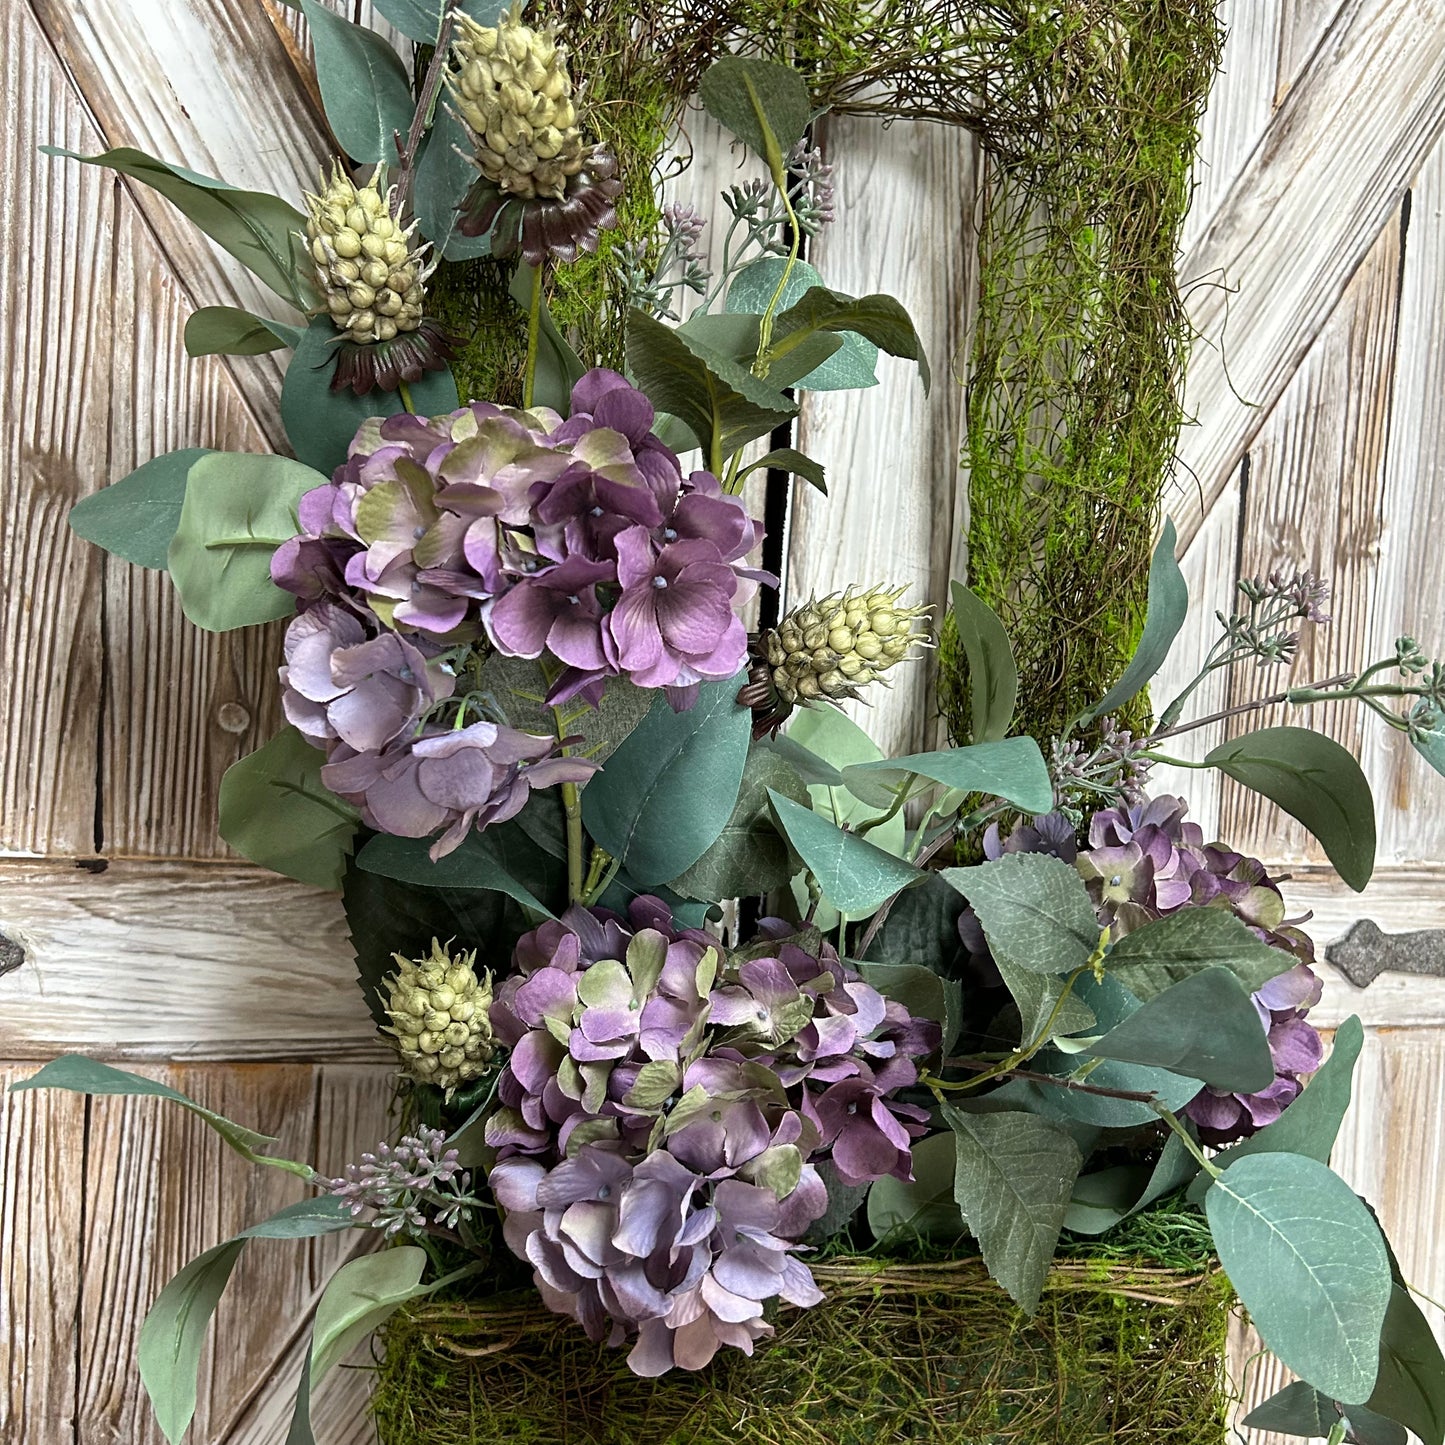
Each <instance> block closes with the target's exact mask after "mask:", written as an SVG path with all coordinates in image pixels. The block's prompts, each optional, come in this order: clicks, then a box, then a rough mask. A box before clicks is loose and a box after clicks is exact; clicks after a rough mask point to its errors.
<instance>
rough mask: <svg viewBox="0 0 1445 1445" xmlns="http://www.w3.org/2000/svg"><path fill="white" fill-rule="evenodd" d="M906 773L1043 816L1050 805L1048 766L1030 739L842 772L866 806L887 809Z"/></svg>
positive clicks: (887, 761)
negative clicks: (992, 798) (999, 799)
mask: <svg viewBox="0 0 1445 1445" xmlns="http://www.w3.org/2000/svg"><path fill="white" fill-rule="evenodd" d="M909 773H916V774H917V775H918V776H919V777H921V778H927V779H929V780H930V781H931V782H935V783H942V784H943V786H944V787H946V788H957V789H958V790H959V791H960V792H964V793H985V794H987V795H988V796H990V797H995V798H1002V799H1003V800H1004V801H1005V802H1008V803H1012V804H1013V805H1014V806H1015V807H1016V808H1019V809H1021V810H1022V811H1023V812H1025V813H1046V812H1048V810H1049V809H1050V808H1051V807H1053V805H1054V785H1053V782H1052V780H1051V779H1050V777H1049V768H1048V764H1047V763H1045V762H1044V755H1043V754H1042V753H1041V752H1040V751H1039V745H1038V744H1037V743H1036V742H1035V741H1034V740H1033V739H1032V738H1028V737H1017V738H1004V739H1003V740H1002V741H1001V742H992V743H975V744H973V746H972V747H965V748H945V749H943V751H941V752H936V753H914V754H912V755H911V756H909V757H905V758H885V759H883V761H881V762H876V763H854V764H853V765H852V766H851V767H848V768H845V769H844V770H843V781H844V782H845V783H846V784H847V785H848V788H849V791H850V792H852V793H854V794H856V795H857V796H858V797H860V798H862V799H863V801H864V802H865V803H871V804H872V805H873V806H874V807H887V806H888V804H890V803H891V802H892V801H893V796H894V790H895V789H896V787H897V786H898V785H899V784H901V783H902V782H903V780H904V779H905V778H906V777H907V776H908V774H909Z"/></svg>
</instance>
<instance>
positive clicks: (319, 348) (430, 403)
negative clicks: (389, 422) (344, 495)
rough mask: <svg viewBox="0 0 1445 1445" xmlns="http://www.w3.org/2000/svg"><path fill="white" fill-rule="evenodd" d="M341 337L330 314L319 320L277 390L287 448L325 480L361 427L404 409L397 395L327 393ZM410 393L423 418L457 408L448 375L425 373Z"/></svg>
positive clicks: (329, 388) (294, 356)
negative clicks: (365, 423) (323, 476)
mask: <svg viewBox="0 0 1445 1445" xmlns="http://www.w3.org/2000/svg"><path fill="white" fill-rule="evenodd" d="M340 337H341V333H340V332H338V331H337V329H336V327H335V326H334V325H333V324H332V321H331V317H330V316H329V315H323V316H318V317H317V318H316V319H315V320H314V321H313V322H312V323H311V325H310V326H308V327H307V328H306V335H305V336H303V337H302V338H301V342H300V344H299V345H298V346H297V347H296V352H295V354H294V355H293V356H292V358H291V364H290V365H289V366H288V367H287V368H286V379H285V381H284V382H283V383H282V385H281V423H282V425H283V426H284V427H285V428H286V437H287V440H288V441H289V442H290V443H291V449H292V450H293V451H294V452H295V453H296V455H297V457H298V458H299V459H300V460H301V461H303V462H305V463H306V465H307V466H308V467H315V468H316V470H317V471H318V472H324V473H325V474H326V475H327V476H328V477H329V476H330V475H331V473H332V472H333V471H335V470H336V468H337V467H339V466H340V465H341V464H342V462H344V461H345V460H346V449H347V447H349V446H350V445H351V441H352V438H353V437H355V435H356V433H357V432H358V431H359V430H360V428H361V424H362V422H364V421H367V420H368V419H369V418H371V417H374V416H394V415H396V413H397V412H400V411H405V410H406V407H405V405H404V404H403V402H402V399H401V395H400V393H399V392H395V391H373V392H368V393H367V395H365V396H357V395H355V394H354V393H353V392H352V391H351V390H350V389H349V388H348V389H346V390H344V391H332V390H331V378H332V377H333V376H334V375H335V374H336V343H337V342H338V341H339V340H340ZM410 391H411V400H412V405H413V406H414V407H415V408H416V410H417V412H418V413H419V414H420V415H422V416H441V415H442V414H443V413H445V412H449V411H455V410H456V409H457V407H458V406H459V405H460V402H459V401H458V400H457V384H456V381H455V379H454V378H453V376H452V374H451V372H450V371H429V372H427V374H426V375H425V376H424V377H422V379H421V380H420V381H414V382H412V383H411V387H410Z"/></svg>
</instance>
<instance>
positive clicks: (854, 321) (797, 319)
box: [765, 286, 930, 396]
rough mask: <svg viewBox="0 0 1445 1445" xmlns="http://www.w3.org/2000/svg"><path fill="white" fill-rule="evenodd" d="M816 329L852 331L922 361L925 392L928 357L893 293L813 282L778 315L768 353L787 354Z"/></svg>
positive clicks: (896, 353) (891, 351)
mask: <svg viewBox="0 0 1445 1445" xmlns="http://www.w3.org/2000/svg"><path fill="white" fill-rule="evenodd" d="M816 331H848V332H853V333H855V334H857V335H859V336H863V337H866V338H867V339H868V340H869V341H871V342H872V343H873V344H874V345H875V346H878V347H881V348H882V349H883V350H884V351H886V352H887V353H888V354H889V355H890V356H901V357H903V358H904V359H905V360H908V361H916V362H917V363H918V374H919V376H920V377H921V378H922V379H923V391H924V395H925V396H926V395H927V394H928V389H929V386H930V377H929V372H928V357H927V356H926V355H925V354H924V350H923V343H922V341H920V340H919V338H918V332H917V331H916V330H914V327H913V318H912V317H911V316H909V314H908V312H907V311H906V310H905V309H904V307H903V305H902V303H901V302H899V301H897V300H895V299H894V298H893V297H892V296H884V295H881V294H879V295H874V296H858V297H853V296H845V295H844V294H843V293H842V292H841V291H830V290H829V289H828V288H827V287H826V286H813V287H811V288H809V290H807V291H806V292H804V293H803V297H802V299H801V300H800V301H798V302H797V303H796V304H795V305H793V306H790V307H789V308H788V309H787V310H786V311H784V312H783V313H782V315H781V316H779V317H778V320H777V325H776V326H775V327H774V328H773V342H772V346H771V347H770V348H769V351H768V357H767V358H765V359H771V358H772V357H773V356H774V355H778V356H786V355H787V353H788V351H789V350H790V349H791V348H792V347H794V346H796V345H798V344H799V343H800V342H802V341H804V340H806V339H807V338H808V337H809V336H811V335H812V334H813V333H814V332H816Z"/></svg>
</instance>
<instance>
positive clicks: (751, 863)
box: [672, 744, 808, 902]
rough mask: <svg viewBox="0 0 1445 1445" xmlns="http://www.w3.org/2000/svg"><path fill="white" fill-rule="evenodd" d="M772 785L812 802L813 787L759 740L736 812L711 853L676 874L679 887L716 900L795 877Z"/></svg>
mask: <svg viewBox="0 0 1445 1445" xmlns="http://www.w3.org/2000/svg"><path fill="white" fill-rule="evenodd" d="M769 788H776V789H777V790H778V792H780V793H783V794H784V795H785V796H787V797H789V798H791V799H792V800H793V801H794V802H795V803H804V804H806V803H807V801H808V790H807V788H806V787H805V786H804V784H803V780H802V779H801V778H800V777H799V776H798V774H797V773H796V772H795V771H794V770H793V768H792V767H791V766H790V765H789V764H788V763H786V762H784V761H783V759H782V758H781V757H779V756H778V754H777V753H775V752H773V751H772V750H771V749H769V748H764V747H761V746H758V745H757V744H754V745H753V747H752V748H750V749H749V750H748V758H747V763H746V764H745V765H744V768H743V782H742V787H741V788H740V789H739V791H738V800H737V802H736V803H735V804H734V805H733V811H732V816H731V817H730V818H729V819H728V820H727V823H726V824H725V825H724V827H723V830H722V832H721V833H719V834H718V837H717V840H716V841H715V842H714V843H713V844H712V845H711V846H710V847H709V848H708V850H707V852H706V853H704V854H703V855H702V857H701V858H699V859H698V860H697V862H696V863H694V864H693V865H692V867H691V868H689V869H687V871H686V872H684V873H680V874H679V875H678V876H677V877H676V878H674V879H672V887H673V888H674V889H675V890H676V891H677V892H679V893H681V894H683V895H684V896H686V897H688V898H702V899H706V900H708V901H709V902H716V901H718V900H721V899H724V898H738V897H744V896H746V897H751V896H753V895H755V894H758V893H766V892H768V890H769V889H772V888H781V887H782V886H783V885H784V884H785V883H786V882H787V881H788V879H789V878H791V877H792V876H793V872H794V865H793V860H792V856H791V854H790V853H789V851H788V844H787V842H786V840H785V839H784V838H783V836H782V835H781V834H780V833H779V832H778V830H777V827H776V826H775V824H774V823H773V813H772V808H771V807H770V806H769V803H768V789H769Z"/></svg>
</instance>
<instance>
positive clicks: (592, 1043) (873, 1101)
mask: <svg viewBox="0 0 1445 1445" xmlns="http://www.w3.org/2000/svg"><path fill="white" fill-rule="evenodd" d="M764 934H765V937H767V938H769V939H772V940H775V941H773V942H772V946H771V949H770V956H767V957H760V958H749V959H745V960H742V961H740V962H737V963H733V962H731V961H729V960H728V959H726V958H725V957H724V956H723V954H722V952H721V950H720V949H719V948H718V945H717V943H716V941H715V940H714V939H713V938H712V937H711V936H710V935H708V934H706V933H704V932H701V931H698V930H691V929H679V928H678V927H677V926H676V925H675V924H674V922H673V920H672V918H671V916H670V915H669V914H668V912H667V910H666V908H665V907H664V906H663V905H662V904H661V903H659V901H658V900H656V899H651V898H640V899H637V900H636V901H635V902H634V903H633V905H632V908H631V910H630V913H629V917H628V918H627V919H623V918H621V917H620V916H618V915H617V914H614V913H610V912H607V911H605V910H602V909H596V908H594V909H582V908H573V909H570V910H569V911H568V912H567V913H566V914H565V915H564V916H563V917H562V918H561V919H560V920H557V921H556V922H549V923H546V924H543V925H542V926H541V927H540V928H538V929H536V930H534V931H533V932H532V933H531V934H529V935H527V936H526V937H524V938H523V939H522V940H521V941H520V942H519V943H518V945H517V950H516V954H515V957H514V966H515V972H514V973H513V974H512V975H511V976H510V977H509V978H508V979H507V980H506V981H505V982H504V983H502V985H501V986H500V987H499V988H498V990H497V993H496V996H495V998H494V1000H493V1005H492V1014H491V1017H492V1026H493V1029H494V1031H495V1033H496V1037H497V1038H498V1039H499V1040H500V1041H501V1042H502V1043H504V1044H506V1045H508V1046H509V1047H510V1048H511V1051H512V1052H511V1057H510V1059H509V1061H508V1064H507V1066H506V1068H505V1069H504V1070H503V1071H502V1075H501V1078H500V1081H499V1084H498V1099H499V1102H500V1107H499V1108H498V1109H497V1110H496V1112H495V1113H494V1114H493V1115H492V1117H491V1119H490V1120H489V1121H488V1125H487V1142H488V1143H489V1144H490V1145H491V1147H492V1148H493V1149H495V1150H496V1153H497V1163H496V1164H495V1165H494V1166H493V1168H492V1171H491V1176H490V1182H491V1186H492V1190H493V1193H494V1195H495V1197H496V1200H497V1203H498V1204H499V1205H500V1206H501V1207H502V1208H503V1209H504V1210H505V1211H506V1221H505V1225H504V1231H503V1232H504V1237H505V1239H506V1240H507V1243H508V1245H509V1246H510V1247H511V1249H512V1250H513V1252H514V1253H515V1254H517V1255H518V1257H519V1258H522V1259H525V1260H527V1261H528V1262H529V1263H530V1264H531V1265H532V1268H533V1271H534V1274H535V1278H536V1281H537V1286H538V1288H539V1290H540V1291H541V1294H542V1297H543V1299H544V1300H545V1301H546V1302H547V1304H548V1305H549V1306H550V1307H551V1308H552V1309H554V1310H556V1311H558V1312H559V1313H561V1314H567V1315H571V1316H572V1317H573V1318H575V1319H577V1320H578V1321H579V1322H580V1323H581V1324H582V1325H583V1326H584V1327H585V1328H586V1330H587V1332H588V1333H589V1334H590V1335H591V1336H592V1337H593V1338H594V1339H598V1340H607V1341H609V1342H610V1343H612V1344H614V1345H621V1344H623V1343H625V1342H627V1341H628V1340H631V1341H632V1342H633V1343H632V1349H631V1353H630V1355H629V1357H628V1362H629V1364H630V1366H631V1368H632V1369H633V1370H634V1371H635V1372H636V1373H638V1374H640V1375H659V1374H662V1373H664V1372H665V1371H667V1370H670V1369H673V1368H681V1369H700V1368H701V1367H702V1366H703V1365H705V1364H707V1362H708V1361H709V1360H711V1359H712V1357H713V1356H714V1354H715V1353H716V1352H717V1350H718V1349H719V1348H721V1347H723V1346H732V1347H734V1348H737V1349H741V1350H743V1351H745V1352H747V1353H751V1352H752V1349H753V1346H754V1344H755V1342H756V1341H757V1340H759V1339H761V1338H763V1337H765V1336H766V1335H768V1334H770V1333H771V1330H772V1327H771V1326H770V1325H769V1324H768V1323H767V1321H766V1319H765V1318H764V1310H765V1306H766V1305H767V1303H768V1302H769V1301H771V1300H774V1299H781V1300H784V1301H786V1302H788V1303H790V1304H793V1305H798V1306H807V1305H812V1304H816V1303H817V1302H818V1301H819V1300H820V1299H821V1298H822V1295H821V1292H820V1291H819V1290H818V1288H817V1286H816V1284H815V1283H814V1281H813V1277H812V1274H811V1272H810V1271H809V1270H808V1268H807V1266H806V1265H805V1264H804V1263H803V1262H802V1260H801V1259H800V1258H799V1257H798V1256H799V1250H800V1245H799V1240H800V1239H801V1237H802V1236H803V1234H804V1233H805V1232H806V1230H807V1228H808V1226H809V1225H810V1224H811V1223H812V1222H813V1221H814V1220H816V1219H818V1218H819V1217H821V1215H822V1214H823V1212H824V1211H825V1209H826V1208H827V1189H826V1186H825V1185H824V1183H823V1180H822V1177H821V1176H820V1174H819V1173H818V1167H817V1166H818V1164H819V1162H821V1161H822V1160H823V1159H825V1158H829V1157H831V1158H832V1160H833V1163H834V1166H835V1167H836V1168H837V1170H838V1172H839V1173H840V1175H841V1176H842V1177H844V1178H845V1179H847V1180H848V1181H849V1182H855V1183H861V1182H865V1181H869V1180H873V1179H877V1178H881V1177H882V1176H883V1175H884V1174H889V1173H891V1174H894V1175H896V1176H897V1177H899V1178H903V1179H907V1178H910V1177H911V1143H912V1140H913V1139H914V1138H916V1137H917V1136H918V1135H919V1134H921V1133H922V1132H923V1131H924V1128H925V1120H926V1117H927V1116H926V1113H925V1111H923V1110H921V1109H918V1108H916V1107H913V1106H911V1105H908V1104H905V1103H902V1102H900V1101H899V1100H898V1099H897V1097H896V1095H897V1093H898V1091H899V1090H901V1089H904V1088H907V1087H909V1086H910V1085H912V1084H914V1083H916V1082H917V1079H918V1062H919V1060H920V1059H921V1058H923V1057H924V1056H926V1055H927V1054H928V1053H930V1052H932V1051H933V1050H935V1049H936V1048H937V1047H938V1043H939V1031H938V1027H937V1025H935V1024H932V1023H929V1022H927V1021H925V1020H920V1019H915V1018H913V1017H912V1016H911V1015H910V1014H909V1013H908V1011H907V1010H906V1009H905V1008H903V1007H902V1006H901V1005H899V1004H896V1003H894V1002H892V1001H890V1000H887V999H885V998H884V997H883V995H881V994H880V993H878V991H877V990H876V989H873V988H871V987H870V986H869V985H868V984H866V983H865V982H864V981H863V980H862V979H861V978H859V977H858V975H857V974H856V973H854V972H853V971H852V970H851V969H848V968H847V967H845V966H844V965H843V964H842V963H841V962H840V961H839V959H838V957H837V955H836V954H834V953H833V952H832V951H831V950H830V949H827V948H826V947H825V948H824V949H823V950H822V953H821V956H816V955H814V954H811V953H809V952H807V951H806V950H804V949H802V948H800V947H798V946H797V945H796V944H795V943H789V942H787V941H786V940H785V939H782V938H780V937H778V936H777V932H776V930H775V929H774V928H772V926H771V925H770V927H769V929H765V930H764ZM765 946H766V945H765Z"/></svg>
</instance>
